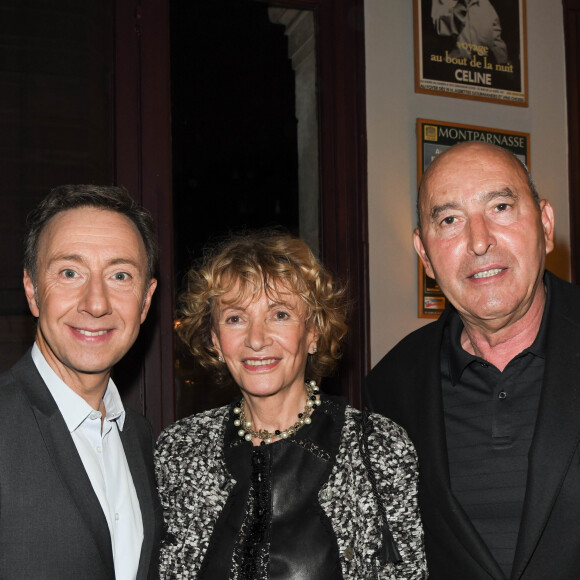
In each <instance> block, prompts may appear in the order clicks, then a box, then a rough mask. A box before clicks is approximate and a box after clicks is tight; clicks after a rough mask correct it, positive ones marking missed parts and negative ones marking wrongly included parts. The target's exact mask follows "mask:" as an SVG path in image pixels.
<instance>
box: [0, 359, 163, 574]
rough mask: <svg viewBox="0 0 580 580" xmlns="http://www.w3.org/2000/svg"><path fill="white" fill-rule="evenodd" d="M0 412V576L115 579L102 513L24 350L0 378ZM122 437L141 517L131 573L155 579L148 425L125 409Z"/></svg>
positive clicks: (155, 510) (155, 506)
mask: <svg viewBox="0 0 580 580" xmlns="http://www.w3.org/2000/svg"><path fill="white" fill-rule="evenodd" d="M0 410H1V413H2V420H1V421H0V578H2V580H23V579H31V580H32V579H34V580H44V579H46V580H56V579H58V580H79V579H81V578H82V579H83V580H105V579H106V580H112V579H114V578H115V571H114V566H113V552H112V547H111V539H110V534H109V528H108V525H107V521H106V519H105V515H104V514H103V510H102V508H101V505H100V503H99V500H98V499H97V496H96V494H95V492H94V491H93V488H92V485H91V483H90V481H89V478H88V476H87V473H86V471H85V469H84V466H83V464H82V461H81V458H80V456H79V454H78V452H77V450H76V447H75V444H74V442H73V440H72V438H71V436H70V433H69V431H68V429H67V426H66V424H65V422H64V419H63V417H62V415H61V413H60V412H59V410H58V407H57V406H56V403H55V402H54V399H53V398H52V396H51V394H50V391H49V390H48V389H47V387H46V385H45V384H44V382H43V380H42V378H41V377H40V374H39V373H38V371H37V370H36V366H35V365H34V363H33V361H32V358H31V355H30V351H29V352H28V353H27V354H26V355H25V356H24V357H23V358H22V359H21V360H20V361H19V362H18V363H17V364H16V365H15V366H14V367H12V369H10V370H9V371H8V372H6V373H4V374H3V375H2V376H0ZM121 441H122V442H123V447H124V449H125V455H126V457H127V462H128V464H129V468H130V470H131V474H132V476H133V482H134V484H135V489H136V491H137V497H138V498H139V505H140V507H141V513H142V516H143V530H144V539H143V546H142V549H141V559H140V562H139V570H138V574H137V578H138V579H139V580H145V579H146V578H156V577H157V574H158V573H157V561H158V546H159V535H160V530H161V521H162V520H161V518H162V516H161V510H160V508H159V501H158V499H157V493H156V487H155V480H154V474H153V455H152V451H153V444H154V438H153V431H152V429H151V425H150V424H149V422H148V421H147V420H146V419H145V418H144V417H142V416H141V415H139V414H137V413H135V412H133V411H130V410H127V414H126V419H125V424H124V428H123V431H122V432H121Z"/></svg>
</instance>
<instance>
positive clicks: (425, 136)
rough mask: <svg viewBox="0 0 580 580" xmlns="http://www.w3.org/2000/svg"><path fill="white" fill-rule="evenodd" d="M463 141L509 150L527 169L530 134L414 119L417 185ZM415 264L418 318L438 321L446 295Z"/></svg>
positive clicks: (419, 262)
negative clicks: (433, 164) (434, 163)
mask: <svg viewBox="0 0 580 580" xmlns="http://www.w3.org/2000/svg"><path fill="white" fill-rule="evenodd" d="M463 141H482V142H485V143H493V144H494V145H499V146H500V147H503V148H505V149H507V150H508V151H511V152H512V153H513V154H514V155H516V156H517V157H518V158H519V159H520V161H522V163H524V164H525V165H526V166H527V167H528V168H529V167H530V164H529V160H530V134H529V133H520V132H516V131H504V130H501V129H490V128H489V127H477V126H475V125H459V124H457V123H445V122H443V121H431V120H429V119H417V183H420V182H421V178H422V177H423V173H424V172H425V170H426V169H427V167H429V165H430V164H431V162H432V161H433V160H434V159H435V158H436V157H437V156H438V155H439V154H441V153H443V151H445V150H446V149H449V147H451V146H452V145H455V144H456V143H462V142H463ZM417 263H418V265H419V266H418V267H419V275H418V286H419V288H418V293H417V294H418V299H419V304H418V307H419V308H418V310H419V313H418V315H419V318H437V317H438V316H439V315H440V314H441V312H443V310H444V308H445V296H444V295H443V293H442V292H441V290H440V288H439V286H437V283H436V282H435V280H433V279H432V278H429V277H428V276H427V275H426V274H425V269H424V268H423V264H422V262H421V260H420V259H419V257H417Z"/></svg>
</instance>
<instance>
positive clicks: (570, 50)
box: [563, 0, 580, 284]
mask: <svg viewBox="0 0 580 580" xmlns="http://www.w3.org/2000/svg"><path fill="white" fill-rule="evenodd" d="M563 5H564V42H565V49H566V90H567V102H568V172H569V192H570V193H569V195H570V263H571V272H572V282H574V283H575V284H580V0H563Z"/></svg>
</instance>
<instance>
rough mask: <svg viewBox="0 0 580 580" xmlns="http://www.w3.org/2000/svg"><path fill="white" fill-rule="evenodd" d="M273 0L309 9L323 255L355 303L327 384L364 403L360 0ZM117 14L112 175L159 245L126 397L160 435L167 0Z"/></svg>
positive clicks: (169, 245) (123, 7)
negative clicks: (149, 324) (151, 223)
mask: <svg viewBox="0 0 580 580" xmlns="http://www.w3.org/2000/svg"><path fill="white" fill-rule="evenodd" d="M270 4H272V5H274V4H275V5H277V6H282V7H286V8H297V9H311V10H313V11H314V13H315V21H316V27H317V39H316V44H317V67H318V87H317V90H318V113H319V144H320V145H319V146H320V154H319V159H320V167H321V173H320V220H321V224H320V231H321V255H322V260H323V261H324V263H325V264H326V265H327V266H328V267H329V268H330V269H331V270H332V271H333V272H334V273H335V274H336V275H337V276H338V277H339V278H340V279H342V280H343V281H345V282H346V283H347V284H348V287H349V293H350V299H351V303H352V311H351V316H350V321H351V330H350V333H349V338H348V340H347V343H346V346H345V352H344V363H343V365H342V370H341V372H340V373H339V375H338V376H337V377H335V378H334V379H333V380H334V389H333V390H334V391H337V390H338V391H339V392H341V393H342V394H343V395H344V396H346V397H347V399H348V400H349V402H350V403H351V404H353V405H355V406H357V407H360V405H361V392H360V388H361V384H362V379H363V378H364V376H365V375H366V373H367V372H368V370H369V364H370V354H369V351H370V349H369V291H368V279H369V276H368V235H367V170H366V167H367V150H366V114H365V77H364V71H365V63H364V8H363V0H288V1H286V2H271V3H270ZM115 15H116V16H115V17H116V33H115V36H116V46H115V83H114V84H115V115H116V127H115V151H116V171H115V180H116V183H118V184H121V185H125V186H126V187H127V188H128V189H129V190H130V191H131V192H132V193H133V195H134V196H135V197H136V198H137V199H139V200H140V201H141V202H142V203H143V204H144V205H145V206H146V207H147V208H148V209H149V210H150V211H151V212H152V214H153V216H154V218H155V220H156V224H157V229H158V234H159V238H160V249H161V253H160V270H159V279H160V284H159V287H158V290H157V292H156V295H155V297H154V301H155V303H156V306H155V309H154V312H153V313H152V314H153V317H154V321H153V323H154V324H153V328H152V331H151V338H150V341H149V342H148V343H147V346H146V351H144V360H143V364H142V368H141V371H140V373H139V374H140V376H139V377H137V378H136V381H137V384H138V386H137V387H136V389H135V394H134V396H133V397H132V401H131V402H132V403H133V405H134V406H139V410H141V411H142V412H143V413H144V414H145V415H146V416H147V417H148V418H149V419H150V420H151V422H152V424H153V426H154V429H155V430H156V431H157V432H158V431H159V430H160V429H161V428H162V427H163V426H164V425H166V424H167V423H169V422H171V421H173V420H174V418H175V394H174V369H173V364H174V362H173V361H174V356H173V339H174V336H173V325H172V321H173V308H174V298H173V294H174V284H173V221H172V194H171V191H172V190H171V97H170V76H169V75H170V69H169V66H170V61H169V0H116V1H115ZM144 348H145V347H144Z"/></svg>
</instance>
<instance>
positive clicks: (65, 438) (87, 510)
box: [14, 353, 114, 570]
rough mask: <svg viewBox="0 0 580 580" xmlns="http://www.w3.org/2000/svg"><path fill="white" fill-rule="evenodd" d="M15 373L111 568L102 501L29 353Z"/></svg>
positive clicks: (65, 482)
mask: <svg viewBox="0 0 580 580" xmlns="http://www.w3.org/2000/svg"><path fill="white" fill-rule="evenodd" d="M14 373H15V375H16V376H17V377H18V378H19V380H20V382H21V384H22V388H23V391H24V392H25V393H26V396H27V398H28V400H29V401H30V404H31V407H32V411H33V413H34V416H35V417H36V422H37V424H38V428H39V430H40V432H41V434H42V438H43V440H44V444H45V446H46V450H47V452H48V454H49V456H50V458H51V461H52V463H53V465H54V467H55V470H56V472H57V473H58V474H59V477H60V480H61V482H62V484H63V486H64V487H65V488H66V489H68V491H69V493H70V496H71V499H72V501H73V502H74V503H75V505H76V506H77V509H78V511H79V513H80V515H81V519H82V521H83V522H84V523H85V524H86V526H87V527H88V528H89V530H90V531H91V533H92V535H93V537H94V539H95V543H96V545H97V547H98V550H99V552H100V554H101V559H102V561H103V563H104V565H105V566H107V567H108V568H110V569H111V570H113V569H114V566H113V552H112V548H111V536H110V533H109V527H108V525H107V520H106V518H105V515H104V514H103V510H102V508H101V504H100V503H99V500H98V498H97V496H96V494H95V492H94V490H93V487H92V485H91V482H90V480H89V477H88V475H87V473H86V471H85V468H84V466H83V463H82V461H81V458H80V456H79V454H78V452H77V449H76V447H75V444H74V442H73V440H72V438H71V435H70V432H69V430H68V428H67V426H66V423H65V422H64V419H63V417H62V415H61V414H60V411H59V410H58V407H57V406H56V403H55V402H54V399H53V398H52V396H51V395H50V392H49V390H48V389H47V388H46V385H45V384H44V382H43V380H42V378H41V377H40V375H39V374H38V371H37V370H36V367H35V365H34V363H33V362H32V359H31V357H30V353H28V354H27V355H26V356H25V357H24V358H23V359H22V360H21V361H20V362H19V363H18V364H17V365H16V366H15V367H14Z"/></svg>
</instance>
